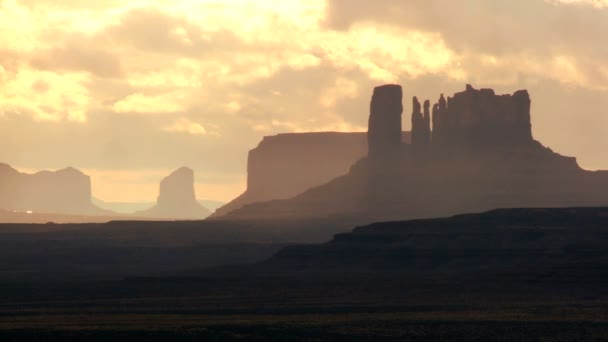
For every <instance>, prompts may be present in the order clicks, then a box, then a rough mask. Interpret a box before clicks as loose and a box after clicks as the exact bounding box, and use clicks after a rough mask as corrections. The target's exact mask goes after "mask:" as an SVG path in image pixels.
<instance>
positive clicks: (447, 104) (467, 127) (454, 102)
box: [421, 85, 533, 146]
mask: <svg viewBox="0 0 608 342" xmlns="http://www.w3.org/2000/svg"><path fill="white" fill-rule="evenodd" d="M435 108H436V110H435V113H434V117H433V143H435V144H446V145H459V144H466V145H473V146H474V145H479V144H486V145H487V144H490V145H504V144H508V145H517V144H520V145H521V144H528V143H530V142H532V140H533V139H532V128H531V125H530V96H529V95H528V92H527V91H526V90H520V91H517V92H515V93H514V94H513V95H509V94H506V95H496V94H495V93H494V90H492V89H481V90H476V89H474V88H473V87H472V86H471V85H467V87H466V90H465V91H463V92H460V93H456V94H454V96H453V97H448V99H447V101H445V99H444V98H443V95H441V98H440V100H439V102H438V103H437V104H436V105H435ZM421 134H422V133H421Z"/></svg>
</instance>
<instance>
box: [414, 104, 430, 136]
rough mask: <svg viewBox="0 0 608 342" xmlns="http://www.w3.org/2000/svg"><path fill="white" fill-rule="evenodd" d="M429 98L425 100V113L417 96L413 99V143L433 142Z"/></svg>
mask: <svg viewBox="0 0 608 342" xmlns="http://www.w3.org/2000/svg"><path fill="white" fill-rule="evenodd" d="M430 106H431V103H430V102H429V100H426V101H424V113H423V112H422V110H421V108H420V102H419V101H418V98H417V97H416V96H414V97H413V99H412V108H413V110H412V145H413V146H416V147H418V146H427V145H429V144H430V142H431V121H430V120H431V116H430V113H429V111H430Z"/></svg>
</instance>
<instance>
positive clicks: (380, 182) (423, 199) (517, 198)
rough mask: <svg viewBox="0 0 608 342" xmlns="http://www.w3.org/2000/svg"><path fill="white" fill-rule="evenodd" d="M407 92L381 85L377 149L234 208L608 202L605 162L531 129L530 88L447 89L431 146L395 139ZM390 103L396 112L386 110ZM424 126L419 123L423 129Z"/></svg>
mask: <svg viewBox="0 0 608 342" xmlns="http://www.w3.org/2000/svg"><path fill="white" fill-rule="evenodd" d="M382 89H388V90H387V91H386V92H385V91H384V90H382ZM399 95H400V88H396V87H395V86H394V85H389V86H385V87H379V88H376V89H375V90H374V96H373V98H372V110H371V113H370V128H369V130H370V135H369V144H370V145H369V156H368V158H365V159H362V160H360V161H359V162H357V163H356V164H355V165H354V166H353V167H352V168H351V169H350V172H349V173H348V174H347V175H344V176H342V177H338V178H336V179H334V180H332V181H331V182H328V183H326V184H324V185H323V186H320V187H317V188H314V189H311V190H309V191H306V192H304V193H302V194H300V195H298V196H296V197H294V198H292V199H289V200H283V201H271V202H266V203H260V204H256V205H251V206H247V207H244V208H241V209H239V210H235V211H234V212H232V213H231V214H230V215H228V218H232V219H253V218H256V219H260V218H264V219H277V218H289V219H302V218H327V217H331V218H336V217H344V218H356V219H357V220H359V221H360V222H361V223H365V222H373V221H384V220H401V219H412V218H425V217H438V216H446V215H454V214H458V213H463V212H478V211H483V210H490V209H493V208H504V207H570V206H607V205H608V192H606V191H605V189H607V188H608V172H607V171H599V172H590V171H586V170H583V169H581V168H580V167H579V166H578V164H577V163H576V160H575V158H570V157H564V156H561V155H559V154H557V153H554V152H553V151H551V150H550V149H548V148H546V147H544V146H542V145H541V144H540V143H539V142H537V141H535V140H533V139H532V134H531V126H530V98H529V96H528V93H527V92H526V91H525V90H522V91H518V92H516V93H514V94H513V95H496V94H494V92H493V91H492V90H489V89H482V90H475V89H474V88H473V87H471V86H467V89H466V91H464V92H461V93H457V94H455V95H454V96H453V97H449V98H448V99H447V100H446V98H445V97H444V96H443V95H441V97H440V99H439V102H438V103H437V104H436V105H435V106H434V107H433V131H432V139H431V144H430V145H429V146H428V148H426V149H423V150H420V149H418V148H415V147H416V145H415V144H401V145H400V146H398V144H396V143H395V142H394V141H393V140H394V138H390V139H389V137H391V136H393V135H394V132H393V131H394V129H395V127H393V128H392V129H390V128H389V126H390V125H391V123H393V125H399V124H400V123H397V121H398V120H396V117H397V113H398V112H399V106H398V105H396V104H395V98H397V97H399ZM413 103H414V108H413V113H414V118H415V119H414V120H415V121H416V122H423V121H421V119H420V114H419V113H420V109H419V103H418V101H417V99H416V100H414V102H413ZM429 107H430V106H429ZM387 108H388V109H391V110H386V113H392V115H389V114H386V115H382V114H380V113H383V110H384V109H387ZM422 118H423V119H424V114H422ZM429 121H430V120H429ZM418 127H419V126H418V125H417V126H416V128H415V130H416V133H418V132H424V131H425V129H419V128H418ZM372 132H373V133H372ZM420 136H424V135H423V134H422V135H416V141H417V142H418V141H422V139H420V138H419V137H420ZM396 151H400V152H396ZM387 170H388V171H387ZM395 170H396V171H395Z"/></svg>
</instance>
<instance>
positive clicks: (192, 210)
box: [135, 167, 211, 220]
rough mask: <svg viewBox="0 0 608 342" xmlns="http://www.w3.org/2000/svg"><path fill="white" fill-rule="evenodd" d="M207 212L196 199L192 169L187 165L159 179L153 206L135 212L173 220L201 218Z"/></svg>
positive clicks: (145, 215)
mask: <svg viewBox="0 0 608 342" xmlns="http://www.w3.org/2000/svg"><path fill="white" fill-rule="evenodd" d="M209 214H211V212H210V211H209V209H207V208H205V207H203V206H202V205H201V204H200V203H199V202H198V201H197V200H196V195H195V190H194V171H192V169H190V168H187V167H181V168H179V169H177V170H175V171H174V172H172V173H171V174H170V175H169V176H167V177H165V178H163V179H162V180H161V182H160V189H159V195H158V200H157V202H156V205H155V206H154V207H152V208H150V209H148V210H145V211H140V212H137V213H135V215H136V216H141V217H148V218H157V219H174V220H202V219H204V218H206V217H207V216H209Z"/></svg>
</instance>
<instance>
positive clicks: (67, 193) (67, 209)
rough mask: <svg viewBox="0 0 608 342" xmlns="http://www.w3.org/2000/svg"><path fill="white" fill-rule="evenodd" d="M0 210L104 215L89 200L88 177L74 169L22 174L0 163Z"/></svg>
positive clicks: (104, 212) (89, 182) (89, 184)
mask: <svg viewBox="0 0 608 342" xmlns="http://www.w3.org/2000/svg"><path fill="white" fill-rule="evenodd" d="M0 209H4V210H8V211H17V212H34V213H63V214H77V215H105V214H108V212H107V211H104V210H101V209H99V208H97V207H96V206H95V205H93V203H92V201H91V178H90V177H89V176H87V175H85V174H84V173H82V172H80V171H79V170H76V169H74V168H71V167H68V168H65V169H61V170H58V171H40V172H37V173H35V174H28V173H22V172H19V171H17V170H16V169H14V168H12V167H11V166H9V165H7V164H3V163H0Z"/></svg>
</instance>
